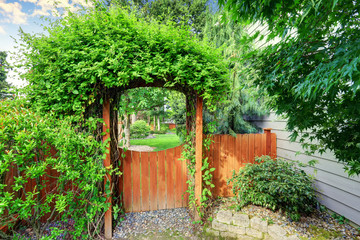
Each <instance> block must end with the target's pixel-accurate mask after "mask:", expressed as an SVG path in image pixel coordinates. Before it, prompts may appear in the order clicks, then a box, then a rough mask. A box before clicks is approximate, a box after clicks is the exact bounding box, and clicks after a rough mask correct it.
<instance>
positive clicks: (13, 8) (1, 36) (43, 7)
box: [0, 0, 89, 87]
mask: <svg viewBox="0 0 360 240" xmlns="http://www.w3.org/2000/svg"><path fill="white" fill-rule="evenodd" d="M54 3H55V0H17V1H16V0H0V51H10V52H14V51H15V49H14V46H15V44H16V43H15V41H14V39H13V38H15V39H19V34H18V32H19V28H20V27H21V28H22V30H23V31H24V32H27V33H41V32H42V27H41V25H40V24H46V22H45V21H44V20H42V19H41V18H42V16H44V17H54V16H55V15H56V14H57V13H58V12H57V10H56V8H55V5H54ZM56 3H57V6H58V7H59V8H69V9H70V10H71V11H76V10H77V9H78V8H79V4H82V5H83V6H89V3H87V1H86V0H56ZM8 55H9V56H8V58H7V60H8V62H9V63H10V64H11V63H12V61H13V60H12V59H11V54H8ZM7 81H8V82H10V83H12V84H13V85H15V86H17V87H21V86H23V85H24V84H26V83H25V82H23V81H21V80H20V79H19V78H18V77H17V76H16V74H15V73H14V72H9V74H8V78H7Z"/></svg>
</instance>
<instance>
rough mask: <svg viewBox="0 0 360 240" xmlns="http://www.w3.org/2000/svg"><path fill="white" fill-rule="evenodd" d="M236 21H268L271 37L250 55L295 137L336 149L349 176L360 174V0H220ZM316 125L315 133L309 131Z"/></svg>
mask: <svg viewBox="0 0 360 240" xmlns="http://www.w3.org/2000/svg"><path fill="white" fill-rule="evenodd" d="M219 2H220V4H221V5H223V6H225V8H226V9H227V10H229V11H230V14H231V15H232V17H233V19H234V20H236V21H248V22H255V21H259V22H261V23H263V24H267V25H268V27H269V30H270V35H269V36H268V38H269V39H271V38H274V37H275V36H279V37H281V40H280V41H279V42H278V43H275V44H272V45H270V46H268V47H266V48H264V49H263V50H261V51H259V52H257V53H256V52H255V53H252V54H251V55H248V56H246V59H251V61H252V66H253V68H255V69H256V71H257V76H256V79H255V81H256V83H257V84H258V86H259V87H260V88H261V89H262V90H263V91H266V92H267V93H269V94H270V95H271V96H272V97H273V102H272V105H271V106H272V107H273V108H274V109H276V110H277V113H279V114H284V115H285V116H286V117H287V118H288V128H289V130H291V131H293V134H292V139H293V140H294V139H296V138H300V141H302V142H304V141H305V140H306V139H310V140H314V142H312V144H305V145H304V146H305V147H307V146H309V147H310V148H309V149H310V150H311V151H315V150H319V151H320V152H324V151H325V150H326V149H330V150H332V151H334V153H335V156H336V157H337V159H338V160H339V161H340V162H343V163H344V164H345V169H346V170H347V171H348V174H349V175H353V174H360V108H359V106H360V78H359V76H360V74H359V71H358V69H359V67H360V66H359V65H360V64H359V63H360V57H359V56H360V19H359V15H358V13H359V11H360V2H359V1H358V0H355V1H354V0H331V1H325V0H319V1H311V0H303V1H301V3H299V2H298V1H286V0H269V1H263V0H239V1H238V0H236V1H235V0H228V1H224V0H220V1H219ZM306 132H312V134H309V133H306Z"/></svg>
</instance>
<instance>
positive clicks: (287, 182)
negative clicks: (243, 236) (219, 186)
mask: <svg viewBox="0 0 360 240" xmlns="http://www.w3.org/2000/svg"><path fill="white" fill-rule="evenodd" d="M256 161H257V162H258V163H259V164H247V165H246V166H245V167H244V168H242V169H240V171H239V173H237V174H236V173H235V172H233V176H232V178H231V179H230V180H229V181H228V182H231V183H232V184H233V187H232V190H233V193H234V195H235V196H236V198H237V200H238V203H239V205H238V207H239V209H241V208H242V207H243V206H245V205H247V204H255V205H260V206H263V207H267V208H270V209H272V210H276V209H282V210H283V211H285V212H286V213H287V215H288V216H289V217H290V218H291V219H292V220H294V221H298V220H299V219H300V213H310V212H311V211H312V210H313V209H314V207H315V206H316V204H317V200H316V196H315V191H314V189H313V186H312V185H313V181H312V178H311V177H310V176H308V175H307V174H306V173H305V172H304V171H303V170H301V169H299V168H297V167H296V166H295V164H294V163H291V162H287V161H284V160H280V159H278V160H276V161H275V160H272V159H271V158H270V157H269V156H263V157H261V158H256Z"/></svg>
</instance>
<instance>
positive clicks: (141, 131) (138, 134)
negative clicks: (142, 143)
mask: <svg viewBox="0 0 360 240" xmlns="http://www.w3.org/2000/svg"><path fill="white" fill-rule="evenodd" d="M149 134H150V126H149V125H147V123H146V122H145V121H144V120H137V121H136V122H134V123H133V124H132V125H131V127H130V136H131V138H144V137H147V136H149Z"/></svg>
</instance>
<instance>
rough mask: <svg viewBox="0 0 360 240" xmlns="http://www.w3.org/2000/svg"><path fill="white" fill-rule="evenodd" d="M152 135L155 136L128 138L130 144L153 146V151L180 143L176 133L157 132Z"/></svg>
mask: <svg viewBox="0 0 360 240" xmlns="http://www.w3.org/2000/svg"><path fill="white" fill-rule="evenodd" d="M154 136H155V138H150V139H132V140H130V144H131V145H146V146H150V147H155V149H154V151H161V150H164V149H169V148H173V147H176V146H179V145H180V144H181V143H180V140H179V137H178V136H177V135H176V134H157V135H154Z"/></svg>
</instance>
